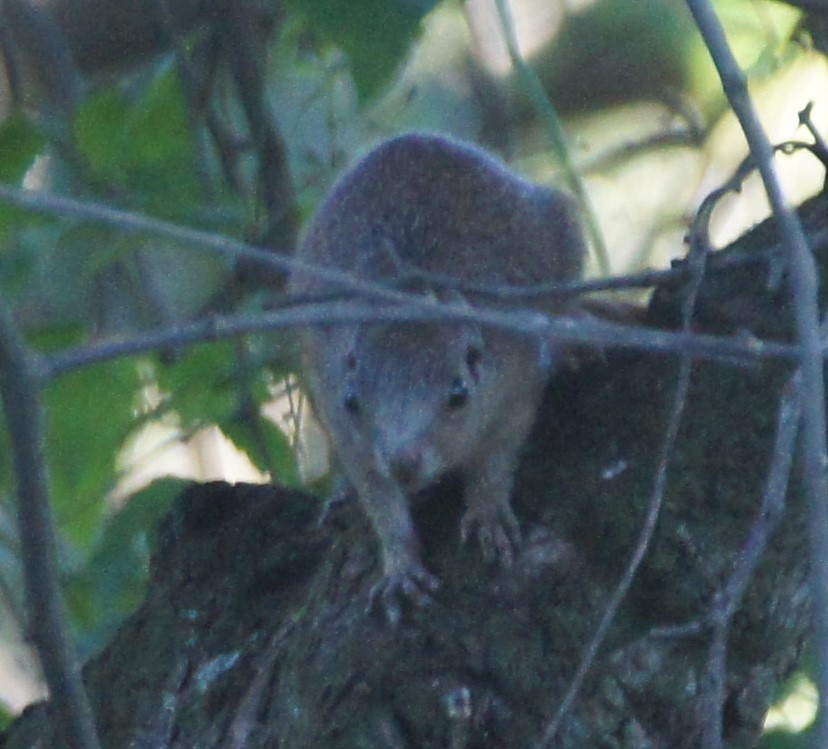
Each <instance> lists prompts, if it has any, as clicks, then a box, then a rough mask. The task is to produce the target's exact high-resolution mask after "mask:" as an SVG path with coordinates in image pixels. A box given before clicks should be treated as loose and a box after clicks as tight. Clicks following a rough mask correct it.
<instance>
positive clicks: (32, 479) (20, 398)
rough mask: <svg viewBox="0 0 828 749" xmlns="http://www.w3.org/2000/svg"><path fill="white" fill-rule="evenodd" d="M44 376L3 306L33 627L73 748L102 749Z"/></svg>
mask: <svg viewBox="0 0 828 749" xmlns="http://www.w3.org/2000/svg"><path fill="white" fill-rule="evenodd" d="M40 375H41V367H40V360H39V358H37V357H35V356H33V355H32V353H31V352H30V351H29V349H28V348H27V347H26V345H25V342H24V341H23V339H22V337H21V336H20V334H19V332H18V330H17V328H16V327H15V325H14V323H13V321H12V319H11V314H10V313H9V311H8V309H7V308H6V307H5V306H3V305H0V396H1V397H2V400H3V408H4V411H5V416H6V423H7V424H8V430H9V440H10V441H11V444H12V451H13V457H14V467H15V473H16V474H17V504H18V526H19V529H20V540H21V544H22V548H23V574H24V578H25V581H26V598H27V603H28V614H29V627H30V628H31V632H32V637H33V639H34V642H35V645H36V646H37V650H38V652H39V653H40V656H41V659H42V661H43V668H44V671H45V673H46V681H47V683H48V685H49V690H50V692H51V695H52V699H53V700H54V703H55V706H56V710H57V716H56V719H57V723H58V725H59V726H60V728H61V730H62V733H63V737H64V739H65V741H66V742H67V744H68V746H70V747H72V748H73V749H99V747H100V744H99V743H98V738H97V735H96V732H95V723H94V718H93V716H92V710H91V708H90V706H89V701H88V699H87V696H86V691H85V690H84V687H83V682H82V680H81V673H80V666H79V665H78V658H77V654H76V653H75V649H74V646H73V644H72V640H71V637H70V635H69V626H68V624H67V621H66V611H65V607H64V604H63V598H62V596H61V591H60V583H59V576H58V569H57V559H56V553H55V534H54V526H53V523H52V513H51V507H50V505H49V486H48V475H47V470H46V462H45V458H44V434H43V412H42V408H41V405H40V394H39V392H38V383H39V382H40V380H41V377H40Z"/></svg>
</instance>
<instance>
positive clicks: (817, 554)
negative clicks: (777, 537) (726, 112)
mask: <svg viewBox="0 0 828 749" xmlns="http://www.w3.org/2000/svg"><path fill="white" fill-rule="evenodd" d="M687 5H688V7H689V9H690V12H691V13H692V14H693V17H694V19H695V21H696V25H697V26H698V28H699V31H700V32H701V35H702V37H703V38H704V41H705V44H706V45H707V48H708V50H709V51H710V56H711V58H712V59H713V63H714V64H715V66H716V69H717V71H718V73H719V77H720V78H721V81H722V85H723V88H724V92H725V95H726V96H727V98H728V101H729V102H730V105H731V107H732V108H733V111H734V112H735V114H736V116H737V118H738V119H739V123H740V124H741V126H742V130H743V131H744V134H745V137H746V138H747V141H748V145H749V146H750V150H751V153H752V154H753V156H754V158H755V159H756V163H757V166H758V168H759V172H760V174H761V175H762V181H763V182H764V184H765V190H766V192H767V194H768V199H769V201H770V204H771V207H772V208H773V213H774V216H775V218H776V221H777V226H778V228H779V234H780V237H781V239H782V241H783V243H784V244H785V245H786V247H787V251H788V257H789V267H790V280H791V293H792V296H793V301H794V305H795V313H796V328H797V336H798V338H799V341H800V342H801V344H802V350H801V353H800V357H801V359H800V361H801V368H802V400H803V413H804V425H803V437H804V439H803V451H804V461H803V463H804V484H805V493H806V495H807V498H808V505H809V518H810V523H809V531H810V543H811V574H812V579H811V585H812V588H813V596H814V638H813V642H814V646H815V648H816V655H817V658H816V661H817V667H816V683H817V689H818V691H819V695H820V697H819V711H818V715H817V726H816V730H815V741H816V745H817V746H822V747H825V746H828V496H827V494H828V492H827V491H826V490H827V489H828V483H827V482H826V475H825V468H826V457H827V456H826V453H827V452H828V450H827V449H826V448H827V447H828V446H827V445H826V434H825V384H824V380H823V364H822V358H821V355H820V349H821V343H820V340H819V322H818V310H817V278H818V276H817V272H816V267H815V263H814V259H813V257H812V255H811V254H810V252H809V251H808V246H807V243H806V242H805V237H804V235H803V232H802V227H801V226H800V225H799V221H798V220H797V218H796V215H795V214H794V212H793V211H792V210H791V209H790V207H789V206H788V204H787V202H786V200H785V196H784V194H783V192H782V187H781V185H780V182H779V179H778V176H777V173H776V169H775V167H774V164H773V149H772V148H771V145H770V143H769V141H768V139H767V136H766V135H765V132H764V130H763V129H762V125H761V123H760V121H759V118H758V116H757V114H756V111H755V109H754V107H753V104H752V102H751V100H750V96H749V95H748V91H747V84H746V81H745V76H744V74H743V73H742V71H741V69H740V68H739V66H738V64H737V62H736V59H735V58H734V56H733V53H732V52H731V50H730V47H729V46H728V43H727V39H726V38H725V35H724V30H723V29H722V26H721V23H720V22H719V19H718V18H717V17H716V14H715V11H714V10H713V8H712V7H711V5H710V3H709V2H708V0H687Z"/></svg>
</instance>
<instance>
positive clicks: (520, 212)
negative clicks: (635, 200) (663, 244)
mask: <svg viewBox="0 0 828 749" xmlns="http://www.w3.org/2000/svg"><path fill="white" fill-rule="evenodd" d="M299 255H300V257H301V258H302V259H303V260H305V261H308V262H314V263H319V264H322V265H329V266H332V267H335V268H339V269H342V270H347V271H351V272H353V273H356V274H358V275H359V276H361V277H365V278H382V277H389V278H394V277H396V276H398V275H400V274H401V273H402V272H404V271H405V270H406V269H409V270H410V269H412V268H415V269H417V270H419V271H424V272H426V273H429V272H430V273H435V274H444V275H448V276H451V277H454V278H456V279H458V280H459V281H465V282H471V283H490V284H495V283H498V284H515V285H519V284H535V283H543V282H548V281H551V280H565V279H572V278H576V277H577V276H579V275H580V273H581V268H582V263H583V259H584V255H585V249H584V242H583V239H582V233H581V229H580V224H579V220H578V212H577V208H576V206H575V204H574V201H573V200H572V198H571V197H570V196H569V195H567V194H566V193H564V192H561V191H558V190H554V189H550V188H546V187H542V186H539V185H536V184H533V183H531V182H529V181H528V180H526V179H524V178H522V177H520V176H518V175H517V174H515V173H514V172H512V171H510V170H509V169H507V168H506V167H505V166H504V165H503V164H502V163H500V162H499V161H497V160H496V159H494V158H493V157H491V156H489V155H488V154H487V153H486V152H485V151H483V150H481V149H479V148H476V147H474V146H470V145H467V144H465V143H460V142H458V141H454V140H450V139H448V138H445V137H442V136H437V135H423V134H408V135H402V136H400V137H397V138H394V139H392V140H389V141H386V142H385V143H383V144H381V145H380V146H378V147H377V148H376V149H374V150H373V151H371V152H370V153H369V154H368V155H367V156H366V157H365V158H364V159H363V160H362V161H360V162H359V163H358V164H357V165H356V166H355V167H354V168H353V169H352V170H351V171H350V172H348V173H347V174H346V175H345V176H344V177H343V178H341V179H340V180H339V182H337V183H336V185H335V186H334V188H333V189H332V191H331V193H330V195H329V196H328V198H327V199H326V200H325V201H324V203H323V205H322V206H321V208H320V209H319V211H318V212H317V214H316V217H315V218H314V220H313V222H312V223H311V225H310V227H309V229H308V231H307V232H306V234H305V236H304V238H303V241H302V243H301V246H300V251H299ZM324 286H325V283H324V282H321V281H317V280H315V279H313V278H312V277H310V276H307V275H304V274H297V275H296V276H295V277H294V280H293V282H292V288H293V290H294V291H296V292H309V291H320V290H321V289H322V288H323V287H324Z"/></svg>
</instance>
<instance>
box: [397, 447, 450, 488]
mask: <svg viewBox="0 0 828 749" xmlns="http://www.w3.org/2000/svg"><path fill="white" fill-rule="evenodd" d="M388 465H389V467H390V468H391V473H392V475H393V476H394V478H395V479H396V480H397V481H398V482H399V484H400V486H401V487H402V488H403V489H405V490H407V491H417V490H419V489H422V488H424V487H426V486H427V485H428V484H430V483H431V482H432V481H434V480H435V478H437V474H438V473H439V465H440V461H439V460H438V459H437V456H436V455H435V453H434V450H433V449H431V448H430V446H429V445H427V444H425V445H424V444H422V443H414V444H410V445H405V446H403V447H400V448H398V449H397V450H395V451H394V453H393V454H392V455H391V457H390V459H389V461H388Z"/></svg>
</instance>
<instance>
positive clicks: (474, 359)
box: [466, 346, 483, 382]
mask: <svg viewBox="0 0 828 749" xmlns="http://www.w3.org/2000/svg"><path fill="white" fill-rule="evenodd" d="M482 358H483V352H482V351H481V350H480V349H479V348H478V347H477V346H469V348H468V349H467V350H466V366H467V367H468V369H469V373H470V374H471V376H472V377H473V378H474V381H475V382H477V380H478V379H479V378H480V360H481V359H482Z"/></svg>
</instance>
